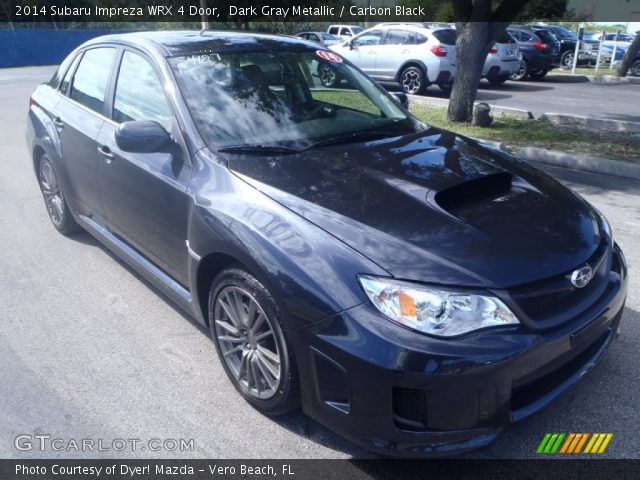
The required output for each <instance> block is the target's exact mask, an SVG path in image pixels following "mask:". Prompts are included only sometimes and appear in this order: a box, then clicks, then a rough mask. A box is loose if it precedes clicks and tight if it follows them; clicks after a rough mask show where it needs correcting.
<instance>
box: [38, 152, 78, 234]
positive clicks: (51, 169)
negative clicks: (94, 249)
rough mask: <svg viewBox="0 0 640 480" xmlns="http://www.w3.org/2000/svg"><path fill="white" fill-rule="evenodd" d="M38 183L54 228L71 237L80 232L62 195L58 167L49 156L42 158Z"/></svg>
mask: <svg viewBox="0 0 640 480" xmlns="http://www.w3.org/2000/svg"><path fill="white" fill-rule="evenodd" d="M38 181H39V184H40V191H41V192H42V196H43V198H44V203H45V206H46V207H47V213H48V214H49V219H50V220H51V223H53V226H54V227H56V229H57V230H58V231H59V232H60V233H62V234H63V235H71V234H73V233H76V232H78V231H79V230H80V227H79V226H78V224H77V223H76V221H75V219H74V218H73V215H72V213H71V210H70V209H69V205H68V204H67V201H66V200H65V198H64V194H63V193H62V185H60V180H59V176H58V172H57V171H56V167H55V166H54V165H53V162H52V161H51V159H50V158H49V157H48V156H47V155H43V156H42V157H41V158H40V164H39V166H38Z"/></svg>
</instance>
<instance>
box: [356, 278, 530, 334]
mask: <svg viewBox="0 0 640 480" xmlns="http://www.w3.org/2000/svg"><path fill="white" fill-rule="evenodd" d="M358 280H359V281H360V284H361V285H362V288H363V289H364V291H365V292H366V294H367V296H368V297H369V299H370V300H371V302H372V303H373V304H374V305H375V306H376V308H377V309H378V310H380V312H382V313H383V314H384V315H385V316H387V317H388V318H390V319H391V320H393V321H395V322H398V323H399V324H401V325H405V326H407V327H409V328H412V329H413V330H417V331H418V332H423V333H428V334H430V335H437V336H441V337H452V336H455V335H461V334H463V333H467V332H471V331H473V330H478V329H480V328H486V327H495V326H503V325H518V324H519V323H520V322H519V321H518V319H517V318H516V316H515V315H514V314H513V313H512V312H511V310H509V307H507V306H506V305H505V304H504V303H503V302H502V301H501V300H500V299H498V298H496V297H493V296H489V295H477V294H472V293H463V292H453V291H448V290H443V289H440V288H435V287H427V286H423V285H418V284H414V283H409V282H402V281H398V280H393V279H389V278H379V277H370V276H366V275H360V276H359V277H358Z"/></svg>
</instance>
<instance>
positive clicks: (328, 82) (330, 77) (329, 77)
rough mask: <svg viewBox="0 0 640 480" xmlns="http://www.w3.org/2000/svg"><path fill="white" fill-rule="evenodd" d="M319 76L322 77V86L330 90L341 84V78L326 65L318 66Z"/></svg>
mask: <svg viewBox="0 0 640 480" xmlns="http://www.w3.org/2000/svg"><path fill="white" fill-rule="evenodd" d="M318 76H319V77H320V81H321V82H322V85H323V86H325V87H328V88H333V87H337V86H338V84H339V83H340V78H339V77H338V73H337V72H336V70H335V69H334V68H331V67H330V66H329V65H327V64H326V63H321V64H320V65H319V66H318Z"/></svg>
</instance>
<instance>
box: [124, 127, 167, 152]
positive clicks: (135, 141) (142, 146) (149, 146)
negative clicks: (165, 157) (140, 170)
mask: <svg viewBox="0 0 640 480" xmlns="http://www.w3.org/2000/svg"><path fill="white" fill-rule="evenodd" d="M170 141H171V135H169V132H167V131H166V130H165V129H164V127H163V126H162V125H160V124H159V123H158V122H153V121H149V120H141V121H135V122H124V123H122V124H120V126H119V127H118V129H117V130H116V144H117V145H118V148H119V149H120V150H122V151H124V152H131V153H154V152H157V151H158V150H159V149H161V148H162V147H164V146H165V145H167V144H168V143H169V142H170Z"/></svg>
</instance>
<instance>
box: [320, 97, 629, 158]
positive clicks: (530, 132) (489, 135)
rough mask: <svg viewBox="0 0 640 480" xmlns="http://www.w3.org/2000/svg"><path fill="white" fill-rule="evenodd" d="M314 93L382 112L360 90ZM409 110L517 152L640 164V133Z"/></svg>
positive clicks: (417, 108)
mask: <svg viewBox="0 0 640 480" xmlns="http://www.w3.org/2000/svg"><path fill="white" fill-rule="evenodd" d="M312 94H313V97H314V98H315V99H317V100H320V101H324V102H328V103H333V104H335V105H342V106H345V107H349V108H353V109H355V110H360V111H363V112H367V113H371V114H374V115H376V114H379V113H380V112H379V110H378V109H377V107H376V106H375V105H374V104H373V103H372V102H371V101H369V100H368V99H367V98H366V97H365V96H364V95H363V94H361V93H360V92H358V91H356V90H346V89H345V90H337V89H336V90H333V89H331V90H316V91H313V93H312ZM409 109H410V110H411V112H412V113H413V114H414V115H415V116H416V117H418V118H419V119H420V120H422V121H423V122H425V123H428V124H430V125H434V126H436V127H441V128H444V129H446V130H451V131H453V132H457V133H460V134H462V135H467V136H469V137H474V138H481V139H486V140H495V141H499V142H503V143H505V144H506V145H507V146H508V147H509V148H510V149H511V150H512V151H514V152H517V150H518V149H519V148H522V147H537V148H546V149H549V150H559V151H562V152H567V153H574V154H581V155H585V154H586V155H590V156H594V157H602V158H610V159H612V160H624V161H627V162H633V163H640V134H632V133H619V132H604V131H590V130H585V129H582V128H576V127H558V126H555V125H549V124H546V123H542V122H538V121H535V120H524V119H519V118H513V117H507V116H503V115H496V116H494V121H493V123H492V124H491V126H489V127H486V128H483V127H474V126H472V125H470V124H465V123H454V122H450V121H449V120H448V119H447V110H446V108H443V107H435V106H427V105H422V104H418V103H417V102H413V103H410V104H409Z"/></svg>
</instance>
